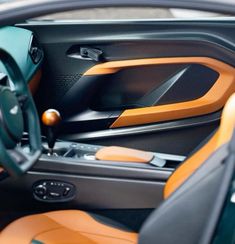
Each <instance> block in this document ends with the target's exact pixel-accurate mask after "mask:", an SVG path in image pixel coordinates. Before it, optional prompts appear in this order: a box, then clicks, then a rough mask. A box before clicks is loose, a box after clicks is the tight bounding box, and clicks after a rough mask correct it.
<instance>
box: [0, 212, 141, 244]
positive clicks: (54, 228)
mask: <svg viewBox="0 0 235 244" xmlns="http://www.w3.org/2000/svg"><path fill="white" fill-rule="evenodd" d="M137 237H138V236H137V234H136V233H132V232H127V231H123V230H121V229H118V228H113V227H110V226H108V225H106V224H102V223H101V222H99V221H97V220H95V219H94V218H92V217H91V216H90V215H89V214H87V213H85V212H82V211H78V210H65V211H55V212H49V213H45V214H36V215H31V216H27V217H24V218H21V219H19V220H16V221H15V222H14V223H13V224H10V225H9V226H8V227H6V228H5V229H4V230H3V231H2V233H1V235H0V243H1V244H3V243H4V244H26V243H27V244H31V243H32V244H34V243H35V244H41V243H43V244H44V243H45V244H62V243H63V244H75V243H81V244H94V243H97V244H103V243H109V244H130V243H137Z"/></svg>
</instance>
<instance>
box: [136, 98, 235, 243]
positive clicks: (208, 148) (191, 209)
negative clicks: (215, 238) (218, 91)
mask: <svg viewBox="0 0 235 244" xmlns="http://www.w3.org/2000/svg"><path fill="white" fill-rule="evenodd" d="M234 127H235V95H232V96H231V97H230V98H229V100H228V102H227V103H226V105H225V107H224V110H223V112H222V118H221V124H220V126H219V128H218V130H217V131H216V133H215V134H214V135H213V136H212V137H211V138H210V140H209V141H208V142H207V143H206V144H205V145H204V146H203V147H201V149H199V150H198V151H196V153H195V154H193V155H192V156H191V157H190V158H188V159H187V160H186V161H185V162H184V163H183V164H182V165H181V166H180V167H179V168H178V169H177V170H176V171H175V172H174V173H173V174H172V176H171V177H170V178H169V180H168V182H167V184H166V187H165V191H164V194H165V195H164V196H165V200H164V201H163V202H162V204H161V205H160V206H159V207H158V208H157V209H156V210H154V211H153V213H152V214H151V215H150V216H149V217H148V219H147V220H146V221H145V223H144V224H143V226H142V228H141V230H140V234H139V244H155V243H157V244H175V243H180V244H189V243H190V244H193V243H195V244H198V243H202V237H203V236H204V233H205V230H206V229H207V228H208V226H209V225H210V221H211V219H213V218H214V217H213V216H214V211H215V209H217V205H216V204H217V203H218V202H219V203H221V206H223V203H224V201H225V199H226V194H227V191H228V186H229V183H230V181H231V178H232V175H233V170H234V162H233V160H227V159H228V158H231V157H229V155H230V153H231V149H230V147H229V141H230V139H231V138H232V136H233V137H235V135H233V134H234ZM232 158H233V157H232ZM216 211H217V210H216ZM212 217H213V218H212ZM206 243H208V242H206Z"/></svg>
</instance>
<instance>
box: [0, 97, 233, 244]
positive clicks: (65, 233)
mask: <svg viewBox="0 0 235 244" xmlns="http://www.w3.org/2000/svg"><path fill="white" fill-rule="evenodd" d="M234 111H235V95H233V96H232V97H231V98H230V99H229V100H228V102H227V104H226V106H225V108H224V110H223V114H222V120H221V125H220V127H219V129H218V131H217V132H216V133H215V134H214V136H213V137H212V138H211V139H210V140H209V141H208V142H207V143H206V144H205V145H204V146H203V147H202V148H201V149H200V150H198V151H197V152H196V153H195V154H193V155H192V156H191V157H190V158H189V159H187V160H186V161H185V162H184V163H183V164H182V165H181V166H180V167H179V168H178V169H177V170H176V171H175V172H174V173H173V174H172V176H171V177H170V179H169V180H168V182H167V184H166V186H165V190H164V196H165V198H167V199H166V200H165V201H164V202H163V203H162V205H161V206H160V207H159V208H158V209H157V210H155V212H154V213H153V214H152V215H151V216H150V218H149V219H148V220H147V221H146V223H145V225H144V226H143V228H142V230H141V232H140V243H148V244H150V243H156V241H157V242H159V243H164V244H166V243H176V242H174V241H175V240H176V239H174V238H171V237H170V238H168V236H169V232H168V229H169V227H170V226H172V231H170V233H171V235H173V234H174V235H175V237H177V238H179V239H180V242H177V243H190V242H188V239H186V238H185V236H186V235H185V234H184V235H182V234H179V233H184V231H185V229H186V228H191V227H193V228H191V230H192V232H190V230H188V231H186V233H190V235H189V236H190V237H189V238H192V236H193V233H194V235H195V233H196V228H195V227H196V226H199V227H201V226H202V223H198V224H197V225H196V222H195V220H199V221H200V220H202V218H197V217H195V214H196V215H198V214H199V213H200V212H201V215H200V216H204V217H205V218H207V216H209V215H207V214H205V212H208V211H209V210H210V209H211V205H212V203H210V204H208V201H209V200H210V199H212V197H211V196H209V194H208V192H212V189H213V194H214V195H217V189H218V187H219V186H218V185H216V184H218V183H219V185H220V184H221V179H222V173H223V168H221V167H223V166H224V165H222V164H221V162H222V160H223V159H224V158H225V156H226V152H227V149H226V148H225V149H224V147H223V145H225V144H226V143H227V142H228V141H229V140H230V139H231V137H232V133H233V130H234V125H235V113H234ZM221 149H223V150H225V151H226V152H225V153H220V154H219V155H217V154H216V153H218V150H221ZM221 155H222V156H221ZM210 156H211V159H210V160H209V161H208V158H210ZM213 157H214V158H213ZM215 159H216V160H217V161H218V162H217V164H215V161H216V160H215ZM208 162H210V164H209V163H208ZM208 165H209V166H210V167H211V165H212V166H213V167H220V168H221V169H220V172H219V174H217V171H216V170H214V169H215V168H213V170H209V168H208ZM199 168H200V169H199ZM200 170H201V171H202V172H200ZM195 171H196V172H195ZM194 172H195V174H194ZM221 172H222V173H221ZM208 174H210V175H211V176H210V177H209V176H208ZM191 175H192V177H190V176H191ZM212 176H213V177H212ZM200 177H201V178H200ZM218 178H219V179H220V180H218ZM183 183H185V184H183ZM196 185H197V186H196ZM194 186H196V187H194ZM208 186H210V190H209V191H208V189H206V188H207V187H208ZM176 189H177V191H176ZM175 191H176V192H175ZM203 191H204V195H205V196H206V197H207V198H206V197H198V196H199V192H200V193H202V192H203ZM173 192H175V194H172V193H173ZM182 192H183V194H182ZM169 196H170V197H169ZM195 196H197V197H196V200H197V201H192V200H193V198H194V197H195ZM205 200H207V201H206V202H203V201H205ZM177 204H178V205H177ZM193 205H195V206H193ZM208 206H209V207H208ZM195 209H196V211H194V210H195ZM186 210H187V211H188V212H187V211H186ZM185 212H186V213H187V214H186V213H185ZM177 214H178V215H179V214H180V217H179V216H178V215H177ZM183 214H186V215H185V216H187V217H188V218H189V219H188V220H187V221H181V222H182V223H181V222H180V220H181V219H182V218H181V216H183ZM178 222H179V223H178ZM205 222H206V221H204V220H203V223H205ZM164 223H165V227H164ZM176 223H177V224H176ZM190 223H192V225H190ZM182 226H183V227H182ZM176 228H178V229H179V230H177V232H176ZM201 228H202V227H201ZM197 233H201V230H199V229H198V231H197ZM198 237H200V235H199V234H197V236H196V237H195V238H198ZM182 238H183V239H184V240H183V242H182V240H181V239H182ZM137 239H138V234H137V233H132V232H127V231H123V230H120V229H117V228H113V227H110V226H108V225H106V224H103V223H99V222H98V221H96V220H95V219H93V218H92V217H91V216H90V215H88V214H87V213H85V212H82V211H73V210H67V211H57V212H49V213H45V214H38V215H32V216H28V217H24V218H21V219H19V220H17V221H15V222H13V223H12V224H10V225H9V226H8V227H6V228H5V229H4V230H3V231H2V232H1V234H0V243H3V244H13V243H17V244H26V243H27V244H29V243H32V241H38V242H39V243H40V242H41V243H45V244H62V243H63V244H65V243H66V244H73V243H82V244H94V243H98V244H101V243H102V244H105V243H108V244H122V243H123V244H128V243H137ZM146 240H147V241H146ZM161 240H162V241H161ZM194 243H198V242H194Z"/></svg>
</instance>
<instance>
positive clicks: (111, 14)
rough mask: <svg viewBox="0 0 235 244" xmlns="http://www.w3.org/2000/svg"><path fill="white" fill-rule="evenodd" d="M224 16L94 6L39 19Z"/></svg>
mask: <svg viewBox="0 0 235 244" xmlns="http://www.w3.org/2000/svg"><path fill="white" fill-rule="evenodd" d="M218 16H222V15H220V14H217V13H209V12H204V11H196V10H185V9H163V8H151V7H144V8H140V7H115V8H111V7H110V8H92V9H83V10H76V11H68V12H62V13H56V14H51V15H46V16H41V17H38V18H37V19H38V20H111V19H112V20H118V19H172V18H176V19H179V18H199V17H200V18H208V17H218Z"/></svg>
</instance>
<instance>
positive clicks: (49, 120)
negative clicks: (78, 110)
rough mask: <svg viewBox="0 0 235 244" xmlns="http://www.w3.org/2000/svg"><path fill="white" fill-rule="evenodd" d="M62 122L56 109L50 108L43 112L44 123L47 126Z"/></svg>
mask: <svg viewBox="0 0 235 244" xmlns="http://www.w3.org/2000/svg"><path fill="white" fill-rule="evenodd" d="M60 122H61V116H60V113H59V112H58V111H57V110H55V109H48V110H46V111H45V112H44V113H43V114H42V123H43V124H44V125H45V126H51V127H53V126H57V125H58V124H59V123H60Z"/></svg>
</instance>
